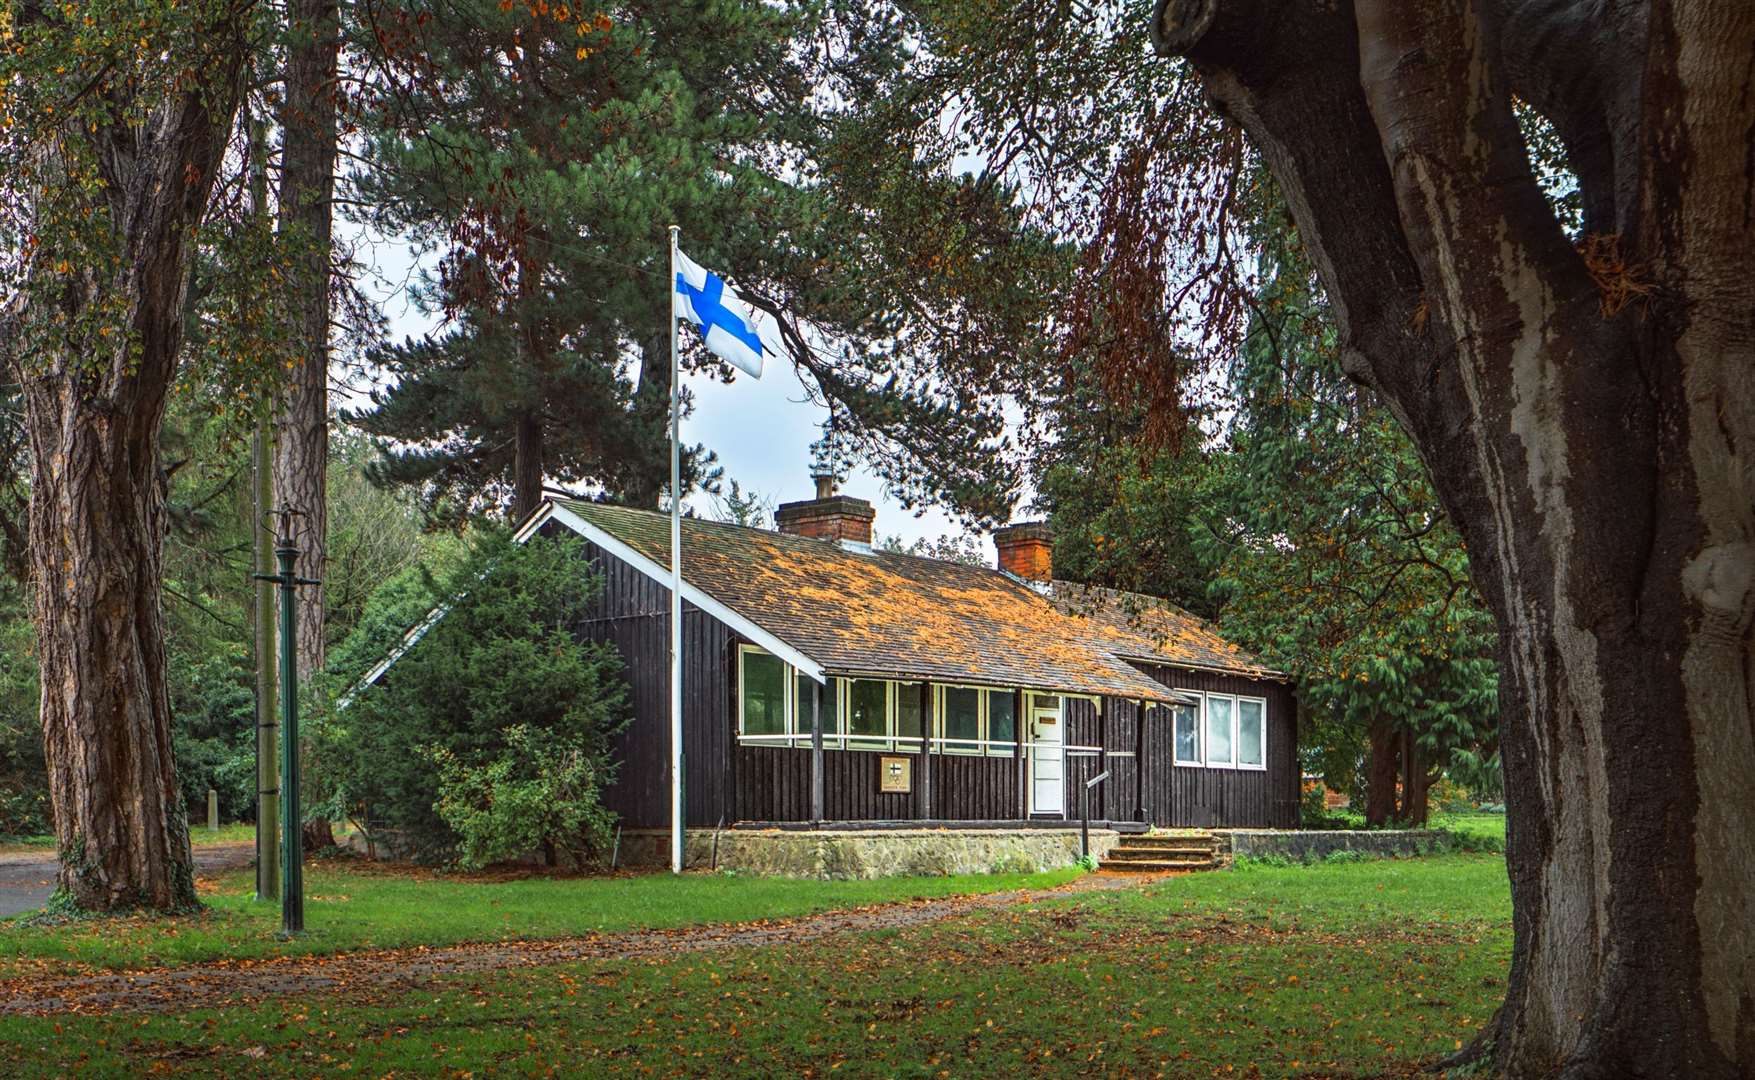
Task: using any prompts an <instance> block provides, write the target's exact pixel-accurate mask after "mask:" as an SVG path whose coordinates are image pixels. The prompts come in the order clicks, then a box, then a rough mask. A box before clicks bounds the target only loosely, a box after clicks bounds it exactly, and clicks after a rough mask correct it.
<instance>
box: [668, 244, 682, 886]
mask: <svg viewBox="0 0 1755 1080" xmlns="http://www.w3.org/2000/svg"><path fill="white" fill-rule="evenodd" d="M677 231H678V228H677V226H675V225H672V226H671V227H670V308H671V311H670V871H671V873H673V874H680V873H682V869H683V776H682V769H683V749H682V739H683V721H682V640H683V639H682V497H681V496H682V452H681V450H679V449H678V444H677V435H678V430H679V428H680V426H681V419H682V378H681V366H680V365H679V364H678V363H677V359H676V234H677Z"/></svg>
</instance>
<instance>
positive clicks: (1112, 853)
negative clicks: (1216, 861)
mask: <svg viewBox="0 0 1755 1080" xmlns="http://www.w3.org/2000/svg"><path fill="white" fill-rule="evenodd" d="M1212 857H1213V849H1212V848H1207V847H1191V846H1188V845H1178V846H1175V847H1171V846H1169V845H1162V846H1159V845H1153V846H1151V847H1144V846H1135V845H1133V844H1121V845H1117V846H1115V847H1113V848H1110V849H1109V858H1111V859H1146V860H1148V861H1149V860H1152V859H1210V858H1212Z"/></svg>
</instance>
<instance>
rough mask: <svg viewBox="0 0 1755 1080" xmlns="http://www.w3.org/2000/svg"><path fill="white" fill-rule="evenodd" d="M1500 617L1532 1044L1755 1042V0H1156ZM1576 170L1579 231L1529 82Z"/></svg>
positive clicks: (1520, 1055) (1514, 872) (1652, 1051)
mask: <svg viewBox="0 0 1755 1080" xmlns="http://www.w3.org/2000/svg"><path fill="white" fill-rule="evenodd" d="M1154 23H1155V25H1154V34H1155V36H1156V37H1157V39H1158V41H1159V44H1160V46H1161V47H1162V48H1164V49H1166V50H1167V51H1173V52H1178V53H1183V54H1186V55H1188V56H1189V57H1190V58H1191V59H1192V60H1193V62H1194V64H1195V67H1196V69H1197V70H1198V71H1199V72H1200V74H1201V77H1202V79H1203V80H1204V82H1205V84H1206V87H1207V89H1208V91H1209V92H1210V93H1211V95H1212V97H1213V98H1214V100H1215V101H1217V102H1218V103H1219V104H1220V106H1221V107H1222V108H1223V109H1225V110H1226V111H1227V112H1228V113H1229V114H1230V115H1232V116H1233V117H1235V118H1236V119H1237V120H1239V121H1240V122H1241V123H1242V124H1243V125H1244V127H1245V128H1246V129H1247V130H1248V132H1249V134H1250V136H1251V138H1252V139H1253V140H1254V141H1255V143H1256V145H1257V146H1258V147H1259V148H1260V149H1261V151H1262V153H1263V155H1264V156H1265V158H1266V159H1267V162H1268V164H1269V166H1270V168H1271V169H1272V170H1273V172H1274V175H1275V177H1276V179H1277V180H1278V181H1279V183H1280V185H1281V187H1282V189H1283V190H1284V191H1285V193H1286V196H1287V200H1288V202H1289V203H1290V205H1291V206H1292V208H1293V212H1294V215H1295V217H1296V218H1297V220H1298V224H1299V226H1300V232H1301V235H1302V236H1303V238H1304V239H1305V241H1306V243H1307V244H1309V245H1310V249H1311V253H1312V256H1313V259H1314V261H1315V265H1316V266H1317V267H1318V270H1319V272H1320V274H1321V276H1322V279H1323V284H1324V287H1325V289H1326V291H1327V293H1328V295H1329V297H1330V299H1331V300H1332V301H1333V303H1334V308H1335V313H1336V318H1337V321H1338V323H1339V329H1340V337H1341V341H1342V346H1343V361H1344V363H1345V364H1346V365H1347V368H1348V370H1349V371H1350V372H1352V373H1354V374H1355V375H1356V376H1357V377H1359V378H1360V379H1362V380H1364V381H1366V382H1368V383H1369V384H1370V385H1371V386H1373V387H1375V388H1376V389H1377V390H1378V391H1379V392H1380V393H1381V394H1383V396H1384V397H1385V398H1386V400H1388V401H1389V402H1390V404H1391V405H1392V406H1393V407H1394V408H1395V410H1396V412H1397V415H1398V416H1399V417H1400V418H1401V420H1402V422H1403V423H1404V425H1405V426H1406V427H1407V428H1408V430H1409V433H1410V435H1411V436H1412V437H1413V439H1414V442H1415V444H1416V446H1418V447H1419V449H1420V452H1421V454H1422V455H1423V457H1424V458H1425V460H1426V463H1427V465H1428V466H1429V467H1430V469H1431V472H1432V477H1433V482H1434V485H1435V487H1436V489H1437V491H1438V493H1439V495H1440V497H1441V498H1442V500H1443V501H1444V504H1445V507H1446V510H1447V511H1448V512H1449V513H1450V514H1451V516H1452V517H1453V518H1454V519H1455V520H1456V521H1457V524H1458V526H1459V527H1460V528H1461V530H1462V532H1463V535H1464V537H1465V539H1466V541H1467V543H1468V549H1469V554H1470V558H1471V573H1472V575H1473V576H1474V578H1475V581H1476V583H1477V585H1478V586H1479V587H1480V589H1481V592H1482V595H1483V596H1484V597H1485V599H1486V600H1487V603H1488V604H1489V606H1490V607H1491V608H1492V610H1493V612H1494V614H1495V617H1496V619H1497V621H1498V625H1499V631H1500V667H1501V681H1500V703H1501V709H1502V721H1501V730H1502V748H1503V760H1504V763H1505V784H1506V796H1507V808H1508V825H1507V864H1508V867H1509V871H1510V876H1511V887H1512V904H1513V929H1514V935H1515V944H1514V951H1513V958H1512V969H1511V977H1510V979H1509V981H1508V984H1507V994H1506V1001H1505V1006H1504V1008H1503V1009H1502V1010H1501V1011H1500V1014H1499V1018H1498V1020H1497V1022H1496V1023H1495V1024H1494V1025H1492V1026H1491V1027H1490V1030H1488V1031H1487V1032H1486V1033H1485V1037H1484V1039H1483V1040H1482V1041H1481V1042H1480V1043H1479V1044H1477V1047H1476V1048H1475V1049H1476V1050H1477V1051H1481V1052H1484V1051H1487V1050H1491V1051H1492V1052H1493V1053H1494V1055H1495V1057H1496V1063H1497V1064H1498V1065H1499V1066H1500V1067H1501V1068H1502V1069H1503V1070H1504V1071H1505V1072H1506V1073H1507V1074H1508V1075H1510V1076H1513V1077H1525V1076H1530V1077H1535V1076H1540V1077H1550V1076H1561V1077H1579V1078H1586V1077H1589V1078H1596V1077H1654V1078H1655V1077H1725V1078H1730V1077H1747V1076H1750V1075H1755V843H1751V841H1750V837H1752V836H1755V783H1752V782H1751V781H1752V779H1755V717H1752V712H1751V702H1752V700H1755V380H1752V379H1751V377H1750V372H1751V371H1755V285H1752V284H1751V282H1752V281H1755V279H1751V277H1750V276H1749V274H1748V273H1747V267H1746V263H1747V258H1748V253H1749V252H1750V251H1751V250H1755V213H1751V210H1750V207H1751V206H1755V175H1752V174H1751V171H1750V169H1749V166H1748V157H1747V154H1748V146H1749V132H1750V131H1752V130H1755V5H1749V4H1746V3H1730V2H1723V3H1711V2H1700V3H1695V4H1691V5H1685V6H1674V5H1671V4H1667V3H1653V4H1649V5H1632V4H1628V5H1613V6H1610V7H1609V8H1608V9H1602V8H1600V7H1599V6H1597V5H1583V4H1579V5H1564V4H1533V3H1532V4H1515V3H1511V2H1509V0H1498V2H1495V0H1479V2H1475V3H1465V2H1463V0H1448V2H1434V3H1430V4H1419V5H1413V4H1405V3H1401V2H1400V0H1354V2H1353V3H1339V4H1321V5H1319V4H1313V3H1311V4H1298V5H1289V6H1288V5H1265V4H1262V3H1259V2H1256V0H1160V4H1159V10H1158V12H1157V15H1156V17H1155V20H1154ZM1514 91H1515V92H1516V93H1517V94H1518V95H1519V96H1520V97H1522V98H1523V99H1524V100H1526V101H1529V102H1532V103H1534V104H1535V105H1536V106H1537V107H1538V108H1540V109H1542V110H1543V111H1544V112H1546V113H1548V114H1549V115H1550V116H1551V117H1552V118H1553V120H1554V123H1555V126H1556V128H1557V129H1558V130H1559V131H1560V133H1561V135H1562V137H1563V138H1564V139H1565V140H1566V142H1567V146H1568V152H1569V157H1570V158H1571V163H1572V165H1573V166H1574V168H1575V169H1576V170H1577V172H1578V177H1579V183H1580V187H1581V192H1582V195H1583V202H1584V206H1585V213H1586V229H1587V231H1589V232H1591V233H1594V234H1597V235H1596V238H1595V239H1587V240H1586V242H1585V243H1584V244H1582V245H1581V247H1580V248H1575V247H1574V245H1573V244H1572V242H1571V241H1570V240H1569V239H1568V238H1567V237H1566V236H1565V235H1564V233H1563V232H1562V231H1561V229H1560V228H1559V226H1558V223H1557V222H1556V220H1555V218H1554V215H1553V214H1552V212H1551V211H1550V209H1549V208H1548V206H1547V205H1546V203H1545V201H1544V199H1543V197H1542V193H1541V191H1540V189H1539V188H1538V187H1537V186H1536V184H1535V183H1534V181H1533V180H1532V178H1531V176H1530V173H1529V167H1528V164H1527V161H1525V160H1524V155H1523V150H1522V142H1521V139H1520V137H1519V135H1518V132H1517V128H1516V123H1515V120H1514V119H1513V116H1512V113H1511V104H1510V102H1511V94H1512V93H1513V92H1514Z"/></svg>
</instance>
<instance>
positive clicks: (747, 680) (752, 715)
mask: <svg viewBox="0 0 1755 1080" xmlns="http://www.w3.org/2000/svg"><path fill="white" fill-rule="evenodd" d="M743 733H744V734H745V735H784V734H786V662H785V661H783V660H781V659H780V658H779V657H778V656H771V655H769V654H768V653H759V652H748V651H746V652H745V653H744V654H743Z"/></svg>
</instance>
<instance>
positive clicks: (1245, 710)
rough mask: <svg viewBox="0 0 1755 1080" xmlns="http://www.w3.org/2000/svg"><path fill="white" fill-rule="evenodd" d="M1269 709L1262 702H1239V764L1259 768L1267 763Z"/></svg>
mask: <svg viewBox="0 0 1755 1080" xmlns="http://www.w3.org/2000/svg"><path fill="white" fill-rule="evenodd" d="M1266 713H1267V707H1266V705H1265V704H1264V703H1263V702H1260V701H1249V700H1248V699H1244V698H1239V699H1238V701H1237V764H1239V765H1250V766H1255V767H1257V768H1259V767H1260V766H1262V765H1263V764H1265V762H1266V757H1265V750H1266V746H1267V730H1266V729H1267V715H1266Z"/></svg>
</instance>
